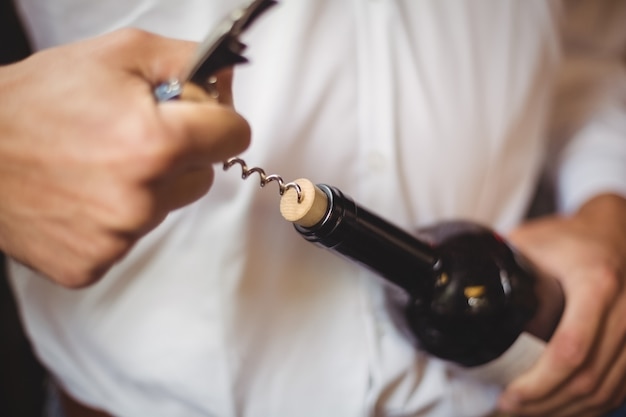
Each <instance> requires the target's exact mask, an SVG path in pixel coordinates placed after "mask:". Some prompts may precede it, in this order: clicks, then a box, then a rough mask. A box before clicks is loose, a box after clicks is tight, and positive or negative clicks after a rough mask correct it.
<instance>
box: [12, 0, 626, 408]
mask: <svg viewBox="0 0 626 417" xmlns="http://www.w3.org/2000/svg"><path fill="white" fill-rule="evenodd" d="M19 5H20V8H21V10H22V12H23V13H24V14H25V15H26V16H27V23H28V27H29V30H30V33H31V36H32V39H33V41H34V43H35V45H36V46H37V47H38V48H44V47H48V46H51V45H54V44H58V43H64V42H69V41H72V40H75V39H80V38H83V37H86V36H92V35H96V34H100V33H104V32H107V31H110V30H112V29H115V28H119V27H123V26H136V27H141V28H144V29H146V30H150V31H153V32H158V33H161V34H165V35H168V36H175V37H179V38H188V39H194V40H200V39H201V38H202V37H203V36H204V35H205V34H206V33H207V32H208V31H209V30H210V29H211V27H212V25H213V24H214V23H215V22H216V21H217V20H219V19H220V18H221V17H223V16H224V15H225V14H226V13H227V12H228V11H229V10H230V9H231V8H232V7H233V3H232V2H229V1H220V0H202V1H200V0H177V1H175V2H174V1H167V0H135V1H131V0H118V1H114V0H108V1H102V2H84V1H81V0H21V1H19ZM558 16H559V15H558V7H555V5H554V4H553V3H549V2H545V1H543V0H539V1H529V0H521V1H502V0H493V1H481V2H453V1H442V0H432V1H412V0H367V1H366V0H311V1H304V0H300V1H297V0H284V1H282V2H281V4H280V5H279V6H278V7H276V8H274V9H273V10H272V11H270V12H268V13H267V15H266V16H263V17H262V18H261V19H260V20H259V22H258V23H256V24H255V25H254V26H253V27H252V28H251V30H250V31H249V32H248V33H246V35H245V39H244V41H245V42H246V43H247V44H248V45H249V48H248V50H247V52H246V54H247V56H248V57H249V58H250V60H251V64H250V65H247V66H243V67H238V68H237V70H236V75H235V86H234V88H235V102H236V104H237V107H238V109H239V110H240V111H241V112H242V113H243V114H244V116H246V118H247V119H248V120H249V121H250V123H251V126H252V129H253V141H252V144H251V147H250V149H249V150H248V151H246V152H245V154H244V155H243V157H244V159H246V161H247V162H248V163H249V164H251V165H258V166H261V167H263V168H265V169H266V170H267V171H269V172H272V173H279V174H281V175H282V176H283V177H284V178H285V179H287V180H291V179H295V178H298V177H307V178H309V179H311V180H312V181H314V182H321V183H329V184H332V185H336V186H338V187H339V188H341V189H342V190H343V191H344V192H345V193H347V194H349V195H351V196H352V197H354V198H355V199H356V200H357V201H358V202H359V203H360V204H362V205H363V206H365V207H369V208H370V209H372V210H373V211H375V212H377V213H380V214H382V215H383V216H384V217H386V218H388V219H391V220H393V221H394V222H395V223H397V224H398V225H400V226H402V227H404V228H406V229H407V230H414V229H416V228H418V227H420V226H422V225H425V224H428V223H431V222H434V221H437V220H441V219H444V218H468V219H473V220H476V221H480V222H483V223H487V224H489V225H491V226H493V227H495V228H497V229H499V230H501V231H506V230H508V229H510V228H511V227H513V226H515V225H516V224H517V223H518V222H520V221H521V219H523V216H524V213H525V211H526V208H527V206H528V204H529V202H530V200H531V197H532V195H533V192H534V188H535V185H536V182H537V180H538V177H539V175H540V173H541V170H542V165H543V162H544V158H546V157H547V148H548V146H547V144H548V139H547V131H548V127H547V123H546V114H547V113H548V111H549V108H550V107H549V106H550V103H551V99H552V97H553V94H552V86H553V84H554V80H555V78H554V77H555V76H556V74H557V71H558V66H559V63H560V62H561V59H560V57H561V55H560V48H559V32H558V30H557V25H556V24H555V22H556V20H557V19H558ZM620 117H621V116H620ZM618 119H619V120H623V119H621V118H619V117H618ZM590 126H591V125H590ZM598 126H600V127H598V128H599V129H606V127H603V126H604V124H600V125H598ZM605 136H606V135H595V136H594V138H595V139H594V140H597V141H600V142H603V140H604V139H603V138H604V137H605ZM616 137H617V136H616ZM591 142H593V141H592V140H590V139H586V138H584V137H582V138H580V139H579V141H578V143H579V145H578V147H579V150H577V149H576V147H568V148H566V149H567V152H570V154H571V155H570V156H568V157H567V158H565V159H563V163H562V164H559V165H558V166H559V167H561V166H562V167H563V169H558V172H559V173H560V175H562V176H563V180H562V182H563V184H565V185H566V187H565V188H566V189H567V184H569V183H571V182H573V181H574V182H575V181H578V180H577V176H578V175H579V172H580V171H579V170H578V169H577V167H579V166H581V165H580V164H581V163H582V166H584V167H589V168H588V171H590V172H589V173H588V174H590V178H589V179H588V180H587V181H586V183H588V186H586V187H585V190H584V193H582V192H578V190H577V187H572V186H570V188H569V189H567V190H566V192H565V193H564V194H561V199H562V201H563V204H564V205H566V206H567V207H565V208H566V209H574V208H575V207H576V206H577V204H580V203H581V202H582V201H584V199H585V198H588V197H589V196H590V195H593V193H597V192H601V191H604V190H609V189H610V190H618V191H623V192H625V194H626V190H624V188H626V174H625V172H624V169H625V168H624V167H625V166H626V164H623V162H624V161H625V160H626V159H620V158H621V156H620V152H621V155H624V152H625V151H624V149H623V147H624V146H623V141H620V140H619V139H617V140H616V139H611V140H608V141H607V142H606V143H602V144H601V146H600V148H599V149H603V150H606V149H612V151H611V153H610V157H609V158H605V156H602V158H604V159H608V160H609V162H606V161H605V160H604V159H602V161H604V162H603V165H602V166H601V167H600V169H597V167H594V164H595V165H597V162H596V161H598V160H601V159H594V157H592V156H590V155H589V152H586V151H584V148H585V147H588V146H594V149H595V147H596V145H593V144H590V143H591ZM611 147H612V148H611ZM580 149H583V150H582V151H580ZM563 154H566V153H563ZM581 169H583V170H584V169H587V168H581ZM568 170H569V171H568ZM585 175H587V174H585ZM256 181H257V180H256V178H254V177H253V178H251V179H249V180H248V181H246V182H242V181H241V179H240V176H239V172H238V169H233V171H228V172H224V173H218V174H217V177H216V180H215V184H214V187H213V189H212V190H211V191H210V192H209V194H208V195H207V196H206V197H205V198H203V199H201V200H200V201H198V202H197V203H195V204H193V205H191V206H189V207H187V208H184V209H181V210H179V211H177V212H175V213H173V214H172V215H170V216H169V217H168V218H167V219H166V221H165V222H164V223H163V224H162V225H161V226H159V227H158V228H157V229H156V230H155V231H154V232H153V233H151V234H150V235H149V236H147V237H146V238H145V239H144V240H142V241H141V242H140V243H139V244H138V245H137V246H136V248H134V250H133V251H132V252H131V253H130V255H129V256H128V257H127V258H126V259H124V260H123V261H122V262H121V263H120V264H119V265H117V266H116V267H115V268H114V269H113V270H112V271H111V272H110V273H109V274H108V276H107V277H105V279H103V280H102V281H101V282H99V283H98V284H96V285H94V286H93V287H90V288H87V289H84V290H80V291H75V290H67V289H63V288H60V287H58V286H55V285H53V284H51V283H49V282H48V281H46V280H45V279H42V278H41V277H39V276H37V274H35V273H32V272H31V271H29V270H28V269H26V268H24V267H22V266H20V265H18V264H16V263H11V265H10V271H11V275H12V278H13V280H12V281H13V285H14V288H15V291H16V294H17V295H18V298H19V301H20V307H21V310H22V314H23V319H24V322H25V325H26V328H27V331H28V333H29V335H30V337H31V339H32V340H33V343H34V346H35V349H36V351H37V353H38V355H39V357H40V358H41V359H42V361H43V362H44V363H45V364H46V366H48V367H49V368H50V369H51V371H52V372H53V373H54V375H55V377H56V378H57V380H58V381H59V383H60V384H61V385H62V386H63V387H65V389H66V390H67V391H68V392H69V393H70V394H71V395H73V396H74V397H75V398H77V399H78V400H80V401H82V402H84V403H86V404H89V405H91V406H93V407H97V408H102V409H105V410H107V411H108V412H109V413H111V414H114V415H116V416H123V417H143V416H151V417H172V416H184V417H195V416H198V417H199V416H220V417H222V416H223V417H230V416H233V417H235V416H236V417H283V416H284V417H291V416H298V417H306V416H311V417H319V416H326V417H334V416H336V417H352V416H355V417H356V416H359V417H360V416H375V415H377V416H429V417H450V416H456V417H464V416H483V415H486V414H487V413H488V412H489V411H490V410H492V409H493V407H494V404H495V401H496V398H497V394H498V390H497V389H496V388H495V387H489V386H484V385H480V384H478V383H476V382H473V381H470V380H468V379H466V378H465V377H464V376H463V375H460V374H457V373H455V372H454V371H452V370H451V369H450V368H448V367H447V366H446V365H445V364H444V363H443V362H441V361H439V360H437V359H434V358H431V357H428V356H427V355H425V354H423V353H421V352H419V351H417V350H415V348H414V347H413V346H411V344H410V343H409V342H408V341H407V340H405V339H404V338H403V337H402V336H401V335H400V334H398V332H397V330H396V329H395V328H394V326H393V324H392V322H391V321H390V319H389V317H388V316H387V313H386V310H385V307H384V298H383V296H382V291H381V286H380V282H379V281H378V280H377V278H376V277H374V276H372V275H371V274H369V273H368V272H365V271H363V270H361V269H360V268H359V267H357V266H355V265H351V264H349V263H347V262H345V261H344V260H342V259H339V258H338V257H336V256H333V255H332V254H331V253H329V252H326V251H322V250H319V249H316V248H315V247H313V246H311V245H310V244H309V243H307V242H305V241H304V240H303V239H302V238H301V237H300V236H298V235H297V234H296V233H295V232H294V231H293V230H292V227H291V226H290V225H289V224H287V223H286V222H285V221H284V220H282V218H281V216H280V214H279V212H278V200H279V197H278V193H277V190H276V189H274V184H270V185H268V186H267V187H266V188H265V189H259V187H258V183H257V182H256ZM568 181H569V182H568ZM120 204H122V202H120Z"/></svg>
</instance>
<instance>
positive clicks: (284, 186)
mask: <svg viewBox="0 0 626 417" xmlns="http://www.w3.org/2000/svg"><path fill="white" fill-rule="evenodd" d="M233 165H240V166H241V178H242V179H244V180H245V179H247V178H248V177H249V176H250V175H252V174H254V173H257V174H259V178H260V186H261V187H265V186H266V185H267V184H269V183H270V182H272V181H275V182H276V183H277V184H278V192H279V194H280V195H283V194H285V191H287V190H289V189H293V190H294V191H295V192H296V196H297V201H298V203H300V202H301V201H302V198H303V192H302V188H301V187H300V185H299V184H298V183H296V182H287V183H285V180H283V178H282V177H281V176H280V175H276V174H270V175H268V174H267V173H266V172H265V170H264V169H263V168H259V167H252V168H249V167H248V165H247V164H246V161H244V160H243V159H241V158H238V157H234V158H230V159H229V160H227V161H226V162H224V171H226V170H228V169H229V168H231V167H232V166H233Z"/></svg>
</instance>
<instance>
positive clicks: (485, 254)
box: [280, 179, 564, 385]
mask: <svg viewBox="0 0 626 417" xmlns="http://www.w3.org/2000/svg"><path fill="white" fill-rule="evenodd" d="M295 183H296V184H298V185H299V187H300V190H295V189H291V190H287V191H286V192H285V193H284V194H283V196H282V198H281V207H280V208H281V214H282V215H283V217H284V218H285V219H286V220H288V221H290V222H292V223H293V224H294V226H295V229H296V230H297V231H298V233H300V234H301V235H302V236H303V237H304V238H305V239H306V240H308V241H310V242H313V243H315V244H317V245H319V246H322V247H324V248H327V249H329V250H331V251H332V252H335V253H337V254H340V255H342V256H343V257H345V258H347V259H349V260H351V261H353V262H356V263H358V264H361V265H362V266H364V267H366V268H368V269H370V270H372V271H373V272H375V273H376V274H377V275H378V276H380V277H381V278H382V279H383V280H384V281H385V282H387V283H390V284H391V285H393V286H394V287H397V288H399V289H401V290H402V291H404V292H405V293H406V295H408V297H406V298H407V300H408V302H406V303H404V305H402V306H400V308H401V310H402V316H403V323H404V326H406V328H407V329H408V330H409V331H410V333H411V334H412V335H413V336H414V337H415V340H416V341H417V343H418V347H419V348H421V349H424V350H426V351H428V352H429V353H430V354H432V355H435V356H437V357H440V358H442V359H445V360H447V361H450V362H454V363H456V364H458V365H461V366H463V367H465V368H472V370H470V372H474V373H475V375H476V376H477V377H479V378H483V379H486V380H488V381H490V382H496V383H498V384H502V385H504V384H506V383H508V382H509V381H510V380H511V379H513V378H514V377H515V376H517V375H518V374H520V373H521V372H523V371H524V370H526V369H527V368H529V367H530V366H531V365H532V363H534V361H535V360H536V359H537V357H538V355H539V354H540V352H541V351H542V350H543V347H544V345H545V342H546V341H547V340H548V339H549V338H550V336H551V335H552V333H553V332H554V329H555V328H556V325H557V324H558V321H559V319H560V317H561V314H562V311H563V307H564V297H563V294H562V291H561V288H560V285H559V284H558V282H557V281H556V280H555V279H553V278H550V277H546V276H541V275H539V274H538V273H537V271H536V270H535V268H533V267H532V265H531V264H530V262H529V261H528V260H526V259H525V258H524V257H523V256H522V255H521V254H520V253H518V252H517V251H516V250H515V249H514V248H513V247H512V246H511V245H510V244H508V243H507V242H506V241H505V240H504V239H503V238H502V237H501V236H499V235H498V234H496V233H495V232H494V231H492V230H491V229H490V228H487V227H485V226H482V225H479V224H476V223H473V222H467V221H450V222H443V223H440V224H437V225H434V226H432V227H429V228H426V229H423V230H420V231H419V232H418V233H416V234H411V233H408V232H406V231H404V230H402V229H401V228H399V227H397V226H395V225H393V224H392V223H391V222H389V221H387V220H385V219H383V218H381V217H380V216H378V215H376V214H374V213H372V212H371V211H369V210H367V209H365V208H364V207H361V206H360V205H358V204H357V203H355V202H354V201H353V200H352V199H351V198H350V197H348V196H346V195H345V194H343V193H342V192H341V191H340V190H339V189H337V188H335V187H331V186H328V185H324V184H320V185H314V184H313V183H311V182H310V181H309V180H306V179H300V180H296V181H295Z"/></svg>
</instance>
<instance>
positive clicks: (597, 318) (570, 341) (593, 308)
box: [500, 273, 607, 414]
mask: <svg viewBox="0 0 626 417" xmlns="http://www.w3.org/2000/svg"><path fill="white" fill-rule="evenodd" d="M585 275H586V274H582V273H581V274H579V276H578V277H576V278H573V279H571V280H569V281H568V286H569V285H572V286H576V287H578V288H577V289H576V290H575V291H571V290H570V288H569V287H568V286H565V285H564V291H565V295H566V300H567V305H566V307H565V311H564V313H563V317H562V319H561V323H560V324H559V326H558V328H557V329H556V332H555V334H554V336H553V337H552V340H551V341H550V342H549V343H548V345H547V346H546V350H545V351H544V353H543V355H541V357H540V358H539V360H538V362H537V363H536V364H535V366H533V367H532V368H531V369H530V370H529V371H528V372H527V373H525V374H523V375H521V376H520V377H519V378H517V379H516V380H514V381H513V382H512V383H511V384H510V385H509V386H508V387H507V388H506V390H505V392H504V393H503V395H502V397H501V403H500V405H501V407H502V408H503V409H504V410H506V411H511V412H514V413H518V414H525V413H526V414H527V413H528V411H529V409H532V411H533V412H534V413H537V412H540V411H546V410H547V409H548V408H549V407H548V406H547V403H546V402H545V401H547V400H546V398H548V396H550V395H554V392H555V391H556V390H557V389H558V388H559V387H560V386H562V385H563V384H564V383H565V382H566V381H567V380H568V379H570V378H572V377H573V376H574V375H575V374H576V373H577V372H578V371H579V370H580V369H581V368H582V367H583V366H585V364H586V363H587V362H588V361H589V360H590V355H591V353H592V352H593V348H594V344H595V341H596V340H598V331H599V329H601V328H602V320H603V318H604V316H605V314H606V308H607V307H606V299H605V297H600V296H594V297H590V296H589V294H595V293H596V292H597V288H596V287H595V283H594V282H593V280H590V279H585V278H586V277H585ZM587 278H588V277H587ZM541 400H543V402H542V401H541Z"/></svg>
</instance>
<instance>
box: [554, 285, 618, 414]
mask: <svg viewBox="0 0 626 417" xmlns="http://www.w3.org/2000/svg"><path fill="white" fill-rule="evenodd" d="M624 317H626V296H624V295H623V294H622V296H621V297H620V300H618V302H617V303H616V304H615V307H614V309H613V311H612V312H611V316H610V318H609V319H608V320H607V325H606V327H605V329H604V340H603V343H602V344H601V347H602V351H599V352H597V353H596V354H594V361H593V363H592V364H591V365H590V366H589V367H588V369H586V370H585V371H584V372H582V373H581V374H580V375H579V376H577V377H576V378H575V379H574V380H573V381H572V382H571V384H569V385H570V386H571V389H572V390H573V392H574V393H577V394H578V396H577V398H578V400H577V401H572V402H570V403H569V405H568V406H567V407H566V408H565V409H564V410H563V416H569V415H571V416H577V415H580V410H581V408H582V407H585V408H586V409H587V410H588V413H590V414H591V413H596V414H597V415H601V413H603V412H606V411H609V410H611V409H613V408H617V407H618V406H619V405H621V404H622V403H623V402H624V401H625V400H626V392H624V383H625V382H626V374H624V370H626V351H625V350H624V349H623V346H624V343H625V342H626V322H625V321H624V319H623V318H624ZM579 403H580V404H579ZM581 404H582V405H581ZM576 413H578V414H576ZM559 416H560V414H555V417H559Z"/></svg>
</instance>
